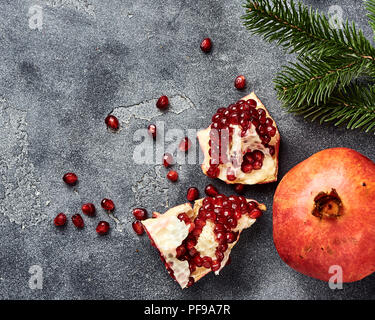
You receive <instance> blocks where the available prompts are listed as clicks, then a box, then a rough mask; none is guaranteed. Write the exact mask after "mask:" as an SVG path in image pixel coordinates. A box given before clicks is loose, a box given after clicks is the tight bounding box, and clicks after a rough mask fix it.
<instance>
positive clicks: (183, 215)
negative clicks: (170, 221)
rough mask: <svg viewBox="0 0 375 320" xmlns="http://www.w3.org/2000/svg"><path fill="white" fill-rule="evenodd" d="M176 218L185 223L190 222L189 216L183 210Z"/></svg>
mask: <svg viewBox="0 0 375 320" xmlns="http://www.w3.org/2000/svg"><path fill="white" fill-rule="evenodd" d="M177 218H178V219H179V220H180V221H184V222H185V223H190V218H189V216H188V215H187V214H186V213H185V212H183V213H180V214H179V215H178V216H177Z"/></svg>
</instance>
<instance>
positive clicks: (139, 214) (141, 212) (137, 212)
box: [133, 208, 147, 220]
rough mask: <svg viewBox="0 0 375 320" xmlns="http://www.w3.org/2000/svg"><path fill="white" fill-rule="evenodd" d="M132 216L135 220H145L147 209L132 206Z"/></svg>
mask: <svg viewBox="0 0 375 320" xmlns="http://www.w3.org/2000/svg"><path fill="white" fill-rule="evenodd" d="M133 216H134V217H135V218H136V219H137V220H145V219H147V210H146V209H143V208H134V209H133Z"/></svg>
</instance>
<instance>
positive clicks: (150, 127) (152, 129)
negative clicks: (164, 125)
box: [147, 124, 156, 139]
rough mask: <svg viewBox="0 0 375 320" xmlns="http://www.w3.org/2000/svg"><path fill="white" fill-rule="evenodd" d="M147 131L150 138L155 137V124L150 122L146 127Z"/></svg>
mask: <svg viewBox="0 0 375 320" xmlns="http://www.w3.org/2000/svg"><path fill="white" fill-rule="evenodd" d="M147 131H148V133H149V134H150V136H152V138H154V139H155V138H156V126H155V125H154V124H150V125H149V126H148V128H147Z"/></svg>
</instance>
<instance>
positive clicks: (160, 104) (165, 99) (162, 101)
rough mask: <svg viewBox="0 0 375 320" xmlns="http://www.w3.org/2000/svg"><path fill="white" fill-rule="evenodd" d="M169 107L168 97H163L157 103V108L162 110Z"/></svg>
mask: <svg viewBox="0 0 375 320" xmlns="http://www.w3.org/2000/svg"><path fill="white" fill-rule="evenodd" d="M168 105H169V99H168V97H167V96H161V97H160V98H159V99H158V101H157V102H156V107H157V108H158V109H160V110H164V109H166V108H168Z"/></svg>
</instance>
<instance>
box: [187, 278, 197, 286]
mask: <svg viewBox="0 0 375 320" xmlns="http://www.w3.org/2000/svg"><path fill="white" fill-rule="evenodd" d="M194 282H195V280H194V278H193V277H189V281H188V283H187V285H186V287H187V288H189V287H191V286H192V285H193V284H194Z"/></svg>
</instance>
